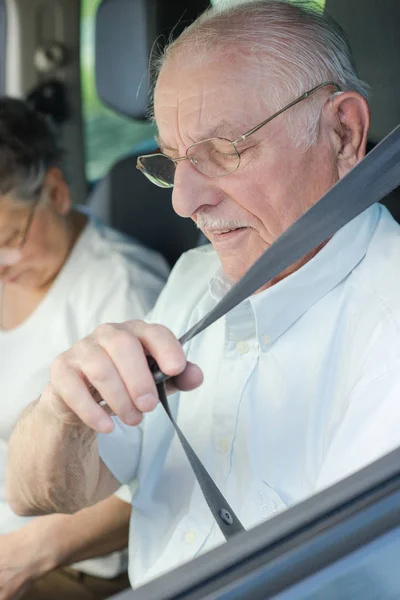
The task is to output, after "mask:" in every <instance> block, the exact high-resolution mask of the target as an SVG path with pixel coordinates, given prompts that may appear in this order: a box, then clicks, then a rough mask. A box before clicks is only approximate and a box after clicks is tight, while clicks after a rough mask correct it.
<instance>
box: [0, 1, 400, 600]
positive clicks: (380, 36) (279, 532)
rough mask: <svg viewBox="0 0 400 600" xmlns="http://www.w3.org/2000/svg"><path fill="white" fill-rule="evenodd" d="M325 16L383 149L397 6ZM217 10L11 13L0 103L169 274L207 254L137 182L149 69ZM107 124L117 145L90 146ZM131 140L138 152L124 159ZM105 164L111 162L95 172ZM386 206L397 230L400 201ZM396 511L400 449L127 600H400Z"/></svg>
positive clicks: (399, 55) (0, 21)
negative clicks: (187, 256)
mask: <svg viewBox="0 0 400 600" xmlns="http://www.w3.org/2000/svg"><path fill="white" fill-rule="evenodd" d="M224 1H225V2H227V1H228V0H224ZM321 4H322V5H324V7H325V8H324V9H325V10H327V11H329V12H330V13H331V14H332V15H333V16H334V17H335V18H336V20H337V21H338V22H339V23H340V25H341V26H342V27H343V29H344V30H345V31H346V33H347V35H348V38H349V41H350V44H351V46H352V49H353V53H354V59H355V63H356V66H357V69H358V72H359V75H360V77H361V79H363V80H364V81H366V82H367V83H368V85H369V86H370V98H369V101H370V105H371V115H372V119H371V130H370V137H369V149H372V148H373V147H374V146H375V145H376V144H378V143H379V142H380V141H381V140H382V139H383V138H384V137H385V136H386V135H387V134H388V133H389V132H390V131H391V130H392V129H393V128H394V127H395V126H397V125H398V124H399V122H400V80H399V78H398V70H399V60H400V36H399V33H398V32H399V25H400V2H399V0H381V1H380V2H377V1H376V0H363V2H362V3H361V2H356V1H349V0H325V2H322V3H321ZM89 5H90V6H89ZM208 6H209V2H208V1H206V0H168V2H166V1H165V0H164V1H163V0H91V1H89V0H0V50H1V52H0V90H1V93H2V94H3V95H10V96H16V97H20V98H26V99H28V100H29V102H30V103H31V105H32V106H34V107H35V108H37V109H38V110H41V111H42V112H44V113H45V114H47V115H49V116H50V117H51V118H52V119H53V121H54V123H55V126H56V127H57V131H58V135H59V139H60V143H61V145H62V147H63V148H64V150H65V158H64V162H65V164H64V168H65V172H66V174H67V177H68V182H69V185H70V187H71V191H72V197H73V198H74V201H75V203H76V204H80V205H83V206H85V207H86V210H88V211H89V212H90V213H91V214H92V215H94V216H96V217H98V218H100V219H101V220H102V221H104V222H105V223H106V224H108V225H111V226H112V227H114V228H116V229H117V230H119V231H121V232H123V233H125V234H127V235H129V236H132V237H134V238H136V239H137V240H139V241H140V242H141V243H143V244H144V245H146V246H148V247H150V248H152V249H154V250H157V251H158V252H160V253H161V254H162V255H163V256H164V257H165V258H166V260H167V261H168V263H169V265H170V266H171V267H172V266H173V265H174V264H175V263H176V261H177V260H178V258H179V257H180V255H181V254H182V252H185V251H187V250H189V249H190V248H193V247H195V246H197V245H200V244H202V243H204V241H205V240H204V238H203V237H202V235H200V233H199V230H198V229H197V228H196V226H195V225H194V223H193V222H192V221H191V220H189V219H182V218H180V217H178V216H177V215H176V214H175V212H174V211H173V208H172V203H171V190H169V189H161V188H158V187H156V186H154V185H152V184H151V183H150V182H149V181H148V180H147V179H146V178H145V177H143V175H142V174H141V173H140V172H139V170H138V169H137V168H136V159H137V156H138V155H140V154H143V153H146V152H152V151H154V150H155V149H156V143H155V142H154V140H153V134H154V127H153V125H152V123H151V119H150V116H149V108H150V104H151V101H150V98H151V89H152V85H153V83H154V81H153V80H152V74H151V72H149V68H148V67H149V60H150V57H151V56H152V54H153V53H154V52H156V51H157V50H159V49H160V48H161V47H162V46H163V44H165V43H166V42H167V41H168V39H169V37H170V36H174V35H176V34H177V33H179V31H181V30H182V29H183V28H184V27H185V26H186V25H187V24H189V23H190V22H192V21H193V20H194V19H195V18H196V17H197V16H198V15H199V14H200V13H201V12H202V11H203V10H204V9H205V8H207V7H208ZM89 8H90V10H89ZM89 14H90V28H86V29H85V27H86V26H87V24H88V22H89V17H88V15H89ZM89 29H90V31H89ZM86 51H88V52H89V54H90V57H91V58H90V60H89V61H88V62H89V63H90V68H91V69H92V70H91V72H90V77H91V82H92V88H91V91H90V94H91V95H92V97H91V100H90V101H91V102H92V104H94V101H93V98H94V96H95V102H96V103H97V104H96V106H97V105H99V106H100V104H102V105H103V106H102V107H101V109H99V111H98V115H100V116H98V117H96V119H95V118H94V117H93V118H92V117H91V116H90V110H89V109H88V106H89V104H90V102H89V100H87V98H88V97H89V96H90V94H88V93H86V97H85V89H86V91H87V88H88V83H87V81H86V79H85V78H84V77H85V69H86V68H87V65H86V66H85V63H84V57H85V52H86ZM85 98H86V99H85ZM85 103H86V104H85ZM104 107H105V108H104ZM101 111H103V112H101ZM105 111H107V112H105ZM106 114H107V118H106V116H104V115H106ZM117 118H118V119H119V121H117ZM102 119H103V121H104V131H105V130H107V136H105V137H104V139H103V141H101V140H100V137H98V138H96V139H94V137H93V138H90V139H89V133H90V135H91V134H92V133H93V132H96V130H97V132H99V131H100V130H101V129H102V127H103V124H102ZM114 125H115V127H114ZM122 130H124V136H125V137H126V138H129V136H130V135H131V138H130V140H129V139H128V141H127V142H126V143H125V142H124V144H125V145H124V146H123V147H122V146H121V149H120V150H118V152H116V153H115V152H113V151H112V149H113V146H114V145H115V146H118V140H119V136H120V132H121V131H122ZM97 153H98V154H99V156H100V155H101V156H102V157H103V156H105V157H106V159H104V160H103V158H102V159H101V161H100V159H99V160H98V161H97V158H96V154H97ZM93 157H94V158H93ZM89 158H90V160H89ZM92 158H93V159H92ZM96 161H97V162H96ZM100 162H101V168H98V166H96V165H98V164H99V163H100ZM383 203H384V204H385V205H386V206H387V207H388V209H389V210H390V211H391V213H392V214H393V216H394V218H395V219H396V220H397V221H398V222H400V188H398V189H397V190H395V191H394V192H392V193H391V194H390V195H389V196H388V197H387V198H385V200H384V202H383ZM189 441H190V440H189ZM399 503H400V449H399V450H396V451H394V452H393V453H392V454H390V455H387V456H386V457H384V458H382V459H380V460H379V461H377V462H376V463H374V464H373V465H370V466H369V467H367V468H366V469H363V470H362V471H360V472H359V473H357V474H356V475H354V476H351V477H350V478H348V479H346V480H344V481H342V482H340V483H338V484H336V485H335V486H333V487H332V488H330V489H329V490H326V491H324V492H322V493H320V494H318V495H316V496H314V497H313V498H310V499H308V500H306V501H305V502H302V503H301V504H299V505H297V506H295V507H293V508H290V509H288V510H287V511H285V512H284V513H282V514H280V515H278V516H276V517H274V518H273V519H272V520H271V521H269V522H267V523H264V524H262V525H260V526H259V527H257V528H255V529H253V530H252V531H249V532H244V533H240V534H239V535H238V536H237V538H235V539H233V540H231V541H229V543H228V544H226V545H224V546H223V547H221V548H217V549H215V550H212V551H211V552H210V553H208V554H206V555H203V556H201V557H199V558H197V559H195V560H194V561H193V562H192V563H190V564H187V565H183V566H182V567H179V568H178V569H177V570H176V571H174V572H173V573H168V574H167V575H164V576H163V577H161V578H159V579H157V580H155V581H153V582H151V583H149V584H147V585H145V586H144V587H143V588H141V589H138V590H135V591H134V592H132V591H127V592H124V593H123V594H120V595H119V596H118V598H121V600H123V599H126V600H128V599H130V598H132V599H134V600H150V599H154V600H158V599H159V600H167V599H169V598H171V599H172V598H182V599H183V598H185V599H186V598H187V599H189V598H190V599H195V598H196V599H197V598H209V599H211V598H213V599H214V598H219V599H222V598H224V599H225V598H227V599H228V598H229V599H232V600H233V599H235V600H236V599H241V598H252V599H253V598H254V599H264V598H276V599H279V600H291V599H296V600H297V599H300V600H301V599H304V600H306V599H309V600H322V599H324V600H325V599H328V600H329V599H330V598H332V599H334V598H340V599H347V598H348V599H350V598H351V599H352V600H353V599H358V598H360V599H361V598H363V599H366V600H369V599H370V600H373V599H375V598H382V599H384V600H385V599H388V600H389V599H394V598H397V597H399V594H398V590H399V589H400V573H399V569H398V568H397V558H396V557H397V556H398V554H399V545H400V542H399V540H400V537H399V531H400V529H399V528H400V512H399V509H398V507H399ZM338 582H339V583H338ZM338 586H339V587H338Z"/></svg>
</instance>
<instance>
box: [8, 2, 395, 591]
mask: <svg viewBox="0 0 400 600" xmlns="http://www.w3.org/2000/svg"><path fill="white" fill-rule="evenodd" d="M295 100H297V103H295V105H293V103H294V101H295ZM282 109H283V110H282ZM154 110H155V118H156V121H157V125H158V130H159V143H160V147H161V150H162V152H163V155H161V156H160V155H159V154H158V155H156V156H153V157H142V158H141V160H140V161H139V167H140V168H141V169H142V170H143V171H144V173H145V174H146V175H147V176H148V177H149V178H150V179H152V180H153V181H154V182H155V183H157V184H158V185H162V186H172V185H173V188H174V189H173V203H174V208H175V210H176V212H177V213H179V214H180V215H181V216H183V217H189V218H192V219H193V220H194V221H195V222H196V223H197V225H198V226H199V227H200V228H201V229H202V231H203V232H204V233H205V234H206V235H207V237H208V238H209V239H210V241H211V244H212V246H205V247H202V248H201V249H197V250H194V251H192V252H189V253H188V254H186V255H185V256H183V258H182V259H181V260H180V262H179V263H178V265H177V266H176V268H175V270H174V272H173V273H172V275H171V276H170V279H169V282H168V283H167V286H166V288H165V289H164V291H163V293H162V294H161V296H160V299H159V301H158V303H157V305H156V307H155V309H154V311H153V312H152V314H151V323H146V322H142V321H133V322H132V321H131V322H127V323H126V324H124V325H104V326H102V327H99V328H98V329H96V330H95V332H94V333H93V334H92V335H90V336H88V337H86V338H85V339H84V340H82V341H81V342H79V343H78V344H76V345H75V346H74V347H73V348H72V349H71V350H69V351H68V352H66V353H64V354H62V355H61V356H60V357H59V358H58V359H57V360H56V361H55V363H54V364H53V367H52V373H51V383H50V384H49V385H48V387H47V388H46V389H45V391H44V392H43V394H42V396H41V398H40V399H39V400H38V401H37V402H36V403H34V404H32V405H31V406H30V407H29V409H28V410H27V411H26V412H25V414H24V415H23V417H22V418H21V420H20V422H19V425H18V426H17V428H16V430H15V432H14V437H13V439H12V442H11V450H10V462H9V480H8V491H9V497H10V502H11V504H12V506H13V507H14V508H15V510H16V511H18V512H22V513H27V514H31V513H42V512H51V511H65V512H68V511H70V512H73V511H76V510H79V509H80V508H82V507H83V506H86V505H88V504H91V503H93V502H96V501H98V500H100V499H102V498H104V497H106V496H107V495H109V494H111V493H112V492H113V491H114V490H115V489H116V488H117V487H118V485H119V483H120V482H124V481H129V480H133V479H137V481H138V483H139V486H138V489H137V492H136V494H135V496H134V499H133V507H134V509H133V511H132V517H131V532H130V539H131V549H132V552H131V557H130V578H131V583H132V584H133V585H139V584H142V583H143V582H145V581H147V580H149V579H151V578H153V577H155V576H157V575H158V574H160V573H162V572H164V571H166V570H169V569H171V568H173V567H174V566H176V565H178V564H179V563H182V562H184V561H187V560H189V559H190V558H192V557H194V556H196V555H197V554H198V553H200V552H203V551H205V550H207V549H209V548H211V547H213V546H215V545H216V544H219V543H221V541H222V540H223V538H222V535H221V533H220V532H219V530H218V528H217V527H216V526H215V523H214V522H213V518H212V516H211V513H210V511H209V510H208V507H207V505H206V503H205V501H204V498H203V497H202V494H201V492H200V490H199V487H198V485H197V483H196V480H195V477H194V475H193V473H192V471H191V469H190V466H189V464H188V462H187V460H186V457H185V455H184V454H183V452H182V449H181V447H180V445H179V441H178V439H177V438H176V436H174V435H173V429H172V427H171V424H170V422H169V421H168V418H167V417H166V415H165V413H164V412H163V409H162V407H160V406H159V405H158V401H157V394H156V387H155V384H154V381H153V377H152V375H151V372H150V371H149V368H148V367H147V361H146V354H148V353H149V354H151V355H152V356H153V357H154V358H155V359H156V361H157V362H158V364H159V366H160V368H161V370H162V371H164V372H165V373H166V374H168V375H170V376H173V378H174V379H173V382H172V383H170V388H169V391H170V392H171V394H172V395H171V398H170V403H171V407H172V410H173V413H174V414H175V415H176V416H177V421H178V424H179V425H180V427H181V429H182V431H183V432H184V433H185V434H186V435H187V437H188V438H189V440H190V442H191V443H192V445H193V447H194V449H195V450H196V452H197V453H198V455H199V457H200V458H201V460H202V461H203V463H204V464H205V466H206V467H207V469H208V470H209V472H210V474H211V475H212V476H213V478H214V480H215V482H216V483H217V485H218V486H219V487H220V488H221V490H222V492H223V493H224V495H225V496H226V498H227V500H228V502H229V503H230V504H231V506H232V508H233V510H234V511H235V513H236V514H237V516H238V517H239V519H240V520H241V522H242V523H243V525H244V526H245V527H246V528H249V527H252V526H254V525H256V524H257V523H259V522H260V521H262V520H263V519H265V518H268V517H270V516H272V515H273V514H274V513H276V512H277V511H279V510H281V509H283V508H284V507H285V506H289V505H292V504H293V503H295V502H298V501H299V500H301V499H303V498H305V497H307V496H309V495H310V494H313V493H314V492H315V491H316V490H319V489H321V488H323V487H326V486H328V485H330V484H331V483H333V482H335V481H337V480H338V479H340V478H343V477H345V476H346V475H348V474H349V473H352V472H354V471H355V470H357V469H359V468H360V467H362V466H364V465H366V464H367V463H369V462H371V461H373V460H374V459H376V458H377V457H379V456H381V455H382V454H384V453H386V452H387V451H389V450H391V449H392V448H394V447H395V446H396V445H398V444H399V443H400V427H399V425H400V408H399V402H398V397H399V391H400V380H399V373H400V371H399V366H400V334H399V332H400V327H399V314H400V313H399V309H400V283H399V278H398V276H397V271H398V256H399V254H400V230H399V227H398V225H397V224H396V223H395V222H394V221H393V219H392V218H391V217H390V215H389V214H388V212H387V211H386V210H385V209H384V208H382V207H380V206H377V205H375V206H374V207H372V208H371V209H369V210H368V211H366V212H365V213H364V214H362V215H360V216H359V217H358V218H356V219H355V220H354V221H353V222H351V223H349V224H348V225H347V226H345V227H344V228H343V229H342V230H340V231H339V232H338V233H337V234H336V235H335V236H334V237H333V238H332V239H330V240H327V241H326V243H325V244H323V245H322V246H321V247H318V248H316V249H315V250H314V252H312V253H311V254H310V255H308V256H305V257H304V258H303V259H302V260H301V261H300V262H299V263H298V264H295V265H293V266H292V267H291V268H290V269H288V270H287V272H285V273H283V274H282V275H281V276H280V277H279V278H277V279H276V280H274V281H272V282H269V283H268V284H266V285H265V287H264V289H262V290H259V291H258V293H256V294H254V295H253V296H252V297H251V298H249V299H248V300H246V301H244V302H242V303H241V304H240V305H239V306H237V307H236V308H235V309H234V310H232V311H231V312H230V313H228V314H227V316H226V317H225V318H223V319H221V320H219V321H217V322H216V323H215V324H214V325H212V326H211V327H209V328H208V329H207V330H206V331H205V332H204V333H203V334H202V335H200V336H198V337H196V338H195V339H194V340H193V341H192V342H191V343H190V345H189V346H186V347H184V348H182V347H181V345H180V344H179V342H178V340H177V338H178V337H179V336H180V335H181V334H182V333H184V332H185V331H186V330H187V329H188V328H189V327H190V326H191V325H193V324H194V323H196V322H197V321H198V320H199V318H201V317H202V316H203V315H205V314H206V313H207V312H208V311H209V310H210V309H211V308H212V307H213V306H215V304H216V303H217V301H218V300H219V299H220V298H221V297H222V296H223V295H224V293H225V292H226V290H227V289H229V287H230V286H231V285H232V282H235V281H237V280H238V279H239V278H240V277H241V276H242V275H243V274H244V273H245V272H246V271H247V270H248V269H249V267H250V266H251V265H252V264H253V263H254V261H255V260H256V259H257V258H258V257H259V256H260V255H261V254H262V253H263V252H264V251H265V250H266V249H268V247H269V246H270V245H271V244H272V242H273V241H274V240H275V239H276V238H277V237H278V236H279V235H280V234H281V233H282V232H283V231H285V229H287V227H288V226H289V225H290V224H291V223H293V222H294V221H295V220H296V219H297V218H298V217H299V216H300V215H301V214H302V213H304V211H305V210H307V209H308V208H309V207H310V206H311V205H313V204H314V203H315V202H317V200H318V199H319V198H320V197H321V196H322V195H323V194H324V193H325V192H326V191H327V190H328V189H329V188H330V187H331V186H332V185H333V184H334V183H335V182H336V181H337V180H338V179H340V178H341V177H343V176H344V175H345V174H346V173H347V172H348V171H349V170H350V169H351V168H352V167H353V166H354V165H355V164H356V163H357V162H358V161H360V160H361V159H362V158H363V156H364V153H365V146H366V140H367V132H368V126H369V111H368V105H367V102H366V100H365V97H364V86H363V84H362V82H360V81H359V79H358V78H357V75H356V73H355V71H354V67H353V64H352V60H351V55H350V50H349V48H348V45H347V42H346V40H345V37H344V35H343V33H342V32H341V30H340V28H339V27H338V26H337V25H336V24H335V23H332V22H331V21H330V20H328V19H327V18H325V17H324V16H322V15H321V14H320V13H318V12H316V11H313V10H311V9H306V8H304V6H299V5H295V4H294V5H292V4H291V3H289V2H285V1H279V2H277V1H274V0H264V1H258V2H249V3H245V4H240V5H238V6H236V7H233V8H230V9H229V8H227V9H223V10H212V11H210V12H208V13H206V14H204V15H203V16H202V17H200V18H199V19H198V20H197V21H196V22H195V23H194V24H193V25H192V26H191V27H189V28H188V29H187V30H186V31H185V32H184V33H183V34H182V35H181V37H180V38H179V39H178V40H177V41H176V42H175V43H173V44H172V45H171V46H170V48H169V49H168V50H167V52H166V54H165V55H164V57H163V60H162V64H161V67H160V73H159V76H158V79H157V84H156V87H155V96H154ZM275 113H277V114H276V115H275ZM274 115H275V118H272V117H273V116H274ZM267 118H269V122H268V124H265V123H264V122H265V120H266V119H267ZM186 159H187V160H186ZM349 202H351V198H349ZM93 388H95V389H96V390H97V391H98V394H99V395H100V396H101V397H102V398H103V399H104V400H105V402H106V403H107V405H108V407H109V409H111V410H112V411H113V412H114V413H115V415H117V417H119V418H114V419H111V417H110V416H109V413H108V412H107V411H106V409H105V407H104V405H103V404H99V403H98V398H99V395H98V394H94V395H93V394H92V390H93ZM144 413H146V414H145V417H144V418H143V414H144ZM38 431H40V432H41V435H40V441H39V440H38V436H37V432H38ZM98 434H100V435H98Z"/></svg>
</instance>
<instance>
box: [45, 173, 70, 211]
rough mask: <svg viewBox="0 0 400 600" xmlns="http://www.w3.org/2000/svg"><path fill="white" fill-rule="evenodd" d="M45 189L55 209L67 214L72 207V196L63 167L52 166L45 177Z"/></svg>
mask: <svg viewBox="0 0 400 600" xmlns="http://www.w3.org/2000/svg"><path fill="white" fill-rule="evenodd" d="M44 189H45V191H46V195H47V198H48V200H49V203H50V205H51V206H52V207H53V208H54V210H55V211H56V212H57V213H58V214H59V215H66V214H67V213H68V212H69V211H70V209H71V197H70V194H69V188H68V185H67V183H66V181H65V179H64V175H63V173H62V171H61V169H59V168H58V167H50V169H49V170H48V171H47V173H46V176H45V179H44Z"/></svg>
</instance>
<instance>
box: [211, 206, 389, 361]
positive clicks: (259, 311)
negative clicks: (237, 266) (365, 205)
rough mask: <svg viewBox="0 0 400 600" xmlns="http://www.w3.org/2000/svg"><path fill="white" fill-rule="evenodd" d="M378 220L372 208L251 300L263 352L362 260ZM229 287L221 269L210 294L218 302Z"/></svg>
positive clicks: (376, 211)
mask: <svg viewBox="0 0 400 600" xmlns="http://www.w3.org/2000/svg"><path fill="white" fill-rule="evenodd" d="M379 217H380V207H379V205H374V206H372V207H370V208H369V209H367V210H366V211H364V212H363V213H362V214H361V215H359V216H358V217H356V218H355V219H353V220H352V221H350V222H349V223H347V225H345V226H344V227H342V228H341V229H340V230H339V231H338V232H337V233H336V234H335V235H334V236H333V237H332V239H331V240H330V241H329V242H328V243H327V244H326V246H324V247H323V248H322V250H320V251H319V252H318V254H316V255H315V256H314V257H313V258H312V259H311V260H310V261H309V262H307V263H306V264H305V265H304V266H303V267H301V268H300V269H298V270H297V271H295V272H294V273H292V275H289V276H288V277H286V278H285V279H282V280H281V281H279V282H278V283H276V284H275V285H273V286H272V287H270V288H268V289H266V290H264V291H263V292H260V293H259V294H255V295H253V296H251V297H250V299H249V300H247V301H245V302H248V301H250V305H251V308H252V310H253V313H254V317H255V321H256V331H257V337H258V342H259V344H260V347H261V348H262V349H266V348H267V347H268V346H269V345H270V344H271V343H273V342H274V341H275V340H276V339H277V338H278V337H279V336H280V335H282V334H283V333H284V332H285V331H286V330H287V329H288V328H289V327H290V326H291V325H293V323H294V322H295V321H297V319H299V318H300V317H301V316H302V315H303V314H304V313H305V312H306V311H307V310H308V309H309V308H310V307H311V306H312V305H313V304H315V303H316V302H317V301H318V300H320V299H321V298H322V297H323V296H324V295H325V294H327V293H328V292H329V291H330V290H332V289H333V288H334V287H335V286H336V285H338V284H339V283H340V282H341V281H342V280H343V279H345V278H346V277H347V276H348V275H349V273H350V272H351V271H352V270H353V269H354V268H355V267H356V265H357V264H358V263H359V262H360V261H361V260H362V259H363V258H364V256H365V254H366V252H367V249H368V246H369V243H370V241H371V238H372V236H373V233H374V231H375V229H376V226H377V224H378V221H379ZM231 287H232V283H231V282H230V281H229V280H228V279H227V277H226V276H225V275H224V273H223V271H222V269H221V268H220V269H219V270H218V271H217V273H216V274H215V276H214V277H213V278H212V279H211V281H210V285H209V291H210V294H211V296H212V297H213V299H214V300H217V301H219V300H220V299H221V298H222V296H224V295H225V294H226V293H227V291H228V290H229V289H230V288H231Z"/></svg>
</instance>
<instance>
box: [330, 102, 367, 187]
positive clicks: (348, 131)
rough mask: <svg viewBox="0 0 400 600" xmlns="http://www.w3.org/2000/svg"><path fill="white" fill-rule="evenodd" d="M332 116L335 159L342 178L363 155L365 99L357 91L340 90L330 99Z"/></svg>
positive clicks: (365, 121)
mask: <svg viewBox="0 0 400 600" xmlns="http://www.w3.org/2000/svg"><path fill="white" fill-rule="evenodd" d="M330 107H331V110H332V112H333V116H334V121H333V124H334V129H335V143H334V146H335V148H336V160H337V169H338V174H339V177H340V178H342V177H344V175H346V173H347V172H348V171H350V169H352V168H353V167H354V165H355V164H357V163H358V162H359V161H360V160H361V159H362V158H364V156H365V149H366V145H367V137H368V130H369V123H370V111H369V106H368V103H367V101H366V100H365V98H364V97H363V96H361V94H359V93H357V92H342V93H340V94H337V95H335V96H334V97H333V98H332V100H331V101H330Z"/></svg>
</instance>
